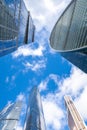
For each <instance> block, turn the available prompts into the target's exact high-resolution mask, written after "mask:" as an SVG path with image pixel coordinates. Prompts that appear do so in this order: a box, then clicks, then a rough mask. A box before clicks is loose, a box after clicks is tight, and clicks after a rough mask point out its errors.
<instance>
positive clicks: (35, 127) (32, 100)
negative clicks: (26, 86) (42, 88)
mask: <svg viewBox="0 0 87 130" xmlns="http://www.w3.org/2000/svg"><path fill="white" fill-rule="evenodd" d="M24 130H45V120H44V115H43V109H42V103H41V98H40V94H39V91H38V88H37V87H34V88H33V89H32V90H31V92H30V96H29V104H28V108H27V113H26V120H25V126H24Z"/></svg>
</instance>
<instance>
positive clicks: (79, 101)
mask: <svg viewBox="0 0 87 130" xmlns="http://www.w3.org/2000/svg"><path fill="white" fill-rule="evenodd" d="M86 102H87V85H86V86H85V88H84V90H83V92H81V94H80V96H79V97H78V98H76V99H75V105H76V107H77V109H78V111H79V112H80V114H81V116H82V117H83V118H84V119H85V120H87V103H86Z"/></svg>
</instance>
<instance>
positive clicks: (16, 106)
mask: <svg viewBox="0 0 87 130" xmlns="http://www.w3.org/2000/svg"><path fill="white" fill-rule="evenodd" d="M21 107H22V102H21V101H17V102H16V103H9V104H8V105H7V106H6V107H5V108H4V109H3V110H2V111H1V112H0V130H16V128H17V123H18V120H19V116H20V112H21Z"/></svg>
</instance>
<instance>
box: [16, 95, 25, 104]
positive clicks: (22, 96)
mask: <svg viewBox="0 0 87 130" xmlns="http://www.w3.org/2000/svg"><path fill="white" fill-rule="evenodd" d="M16 100H17V101H22V102H24V101H25V95H24V94H23V93H20V94H19V95H18V96H17V99H16Z"/></svg>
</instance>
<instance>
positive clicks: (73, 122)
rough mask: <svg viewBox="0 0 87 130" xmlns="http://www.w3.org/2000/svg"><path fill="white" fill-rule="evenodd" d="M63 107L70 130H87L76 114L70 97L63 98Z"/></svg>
mask: <svg viewBox="0 0 87 130" xmlns="http://www.w3.org/2000/svg"><path fill="white" fill-rule="evenodd" d="M64 99H65V105H66V107H67V112H68V125H69V128H70V130H87V128H86V126H85V123H84V121H83V120H82V118H81V116H80V114H79V113H78V111H77V109H76V107H75V105H74V103H73V101H72V99H71V97H70V96H65V97H64Z"/></svg>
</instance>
